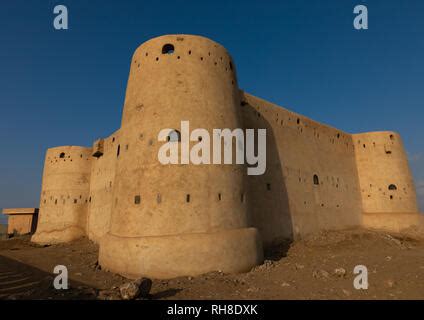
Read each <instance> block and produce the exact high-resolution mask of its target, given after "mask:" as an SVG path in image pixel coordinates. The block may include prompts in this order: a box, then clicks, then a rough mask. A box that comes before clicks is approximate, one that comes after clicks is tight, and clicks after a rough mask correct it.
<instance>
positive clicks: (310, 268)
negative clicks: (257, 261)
mask: <svg viewBox="0 0 424 320" xmlns="http://www.w3.org/2000/svg"><path fill="white" fill-rule="evenodd" d="M97 253H98V247H97V245H95V244H93V243H92V242H90V241H88V240H87V239H81V240H78V241H75V242H72V243H69V244H61V245H52V246H38V245H34V244H32V243H31V242H29V237H20V238H15V239H9V240H3V241H0V299H119V297H120V296H119V289H118V287H119V286H120V285H122V284H124V283H127V282H128V281H129V280H127V279H125V278H123V277H121V276H119V275H115V274H112V273H109V272H106V271H104V270H101V268H100V267H99V266H98V265H97ZM56 265H65V266H67V268H68V271H69V278H70V289H69V290H55V289H53V287H52V282H53V278H54V276H55V274H53V268H54V267H55V266H56ZM356 265H365V266H366V267H367V269H368V281H369V288H368V290H356V289H355V288H354V286H353V280H354V278H355V277H356V275H355V274H353V270H354V267H355V266H356ZM152 280H153V286H152V290H151V292H150V293H151V294H150V296H149V297H148V298H149V299H424V241H423V240H416V239H413V238H410V237H406V236H400V235H389V234H387V233H378V232H373V231H366V230H350V231H343V232H326V233H321V234H319V235H316V236H314V237H311V238H308V239H304V240H301V241H297V242H295V243H291V244H289V243H287V244H283V245H280V246H276V247H274V248H272V249H270V250H268V251H267V252H266V261H265V263H264V264H263V265H261V266H258V267H256V268H254V269H253V270H251V271H250V272H247V273H243V274H223V273H220V272H213V273H209V274H205V275H201V276H197V277H182V278H176V279H171V280H155V279H152Z"/></svg>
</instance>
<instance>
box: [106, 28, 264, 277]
mask: <svg viewBox="0 0 424 320" xmlns="http://www.w3.org/2000/svg"><path fill="white" fill-rule="evenodd" d="M239 99H240V98H239V89H238V86H237V79H236V73H235V69H234V63H233V61H232V59H231V57H230V55H229V54H228V52H227V51H226V49H225V48H224V47H222V46H221V45H219V44H217V43H215V42H213V41H211V40H209V39H207V38H204V37H200V36H191V35H167V36H161V37H158V38H154V39H151V40H149V41H147V42H145V43H144V44H142V45H141V46H140V47H139V48H137V50H136V51H135V53H134V55H133V58H132V61H131V68H130V75H129V79H128V85H127V91H126V98H125V105H124V110H123V115H122V125H121V129H120V138H119V141H118V144H117V145H116V153H115V154H116V158H117V159H116V170H115V180H114V181H115V182H114V188H113V204H112V216H111V223H110V231H109V233H108V234H107V235H105V236H104V237H103V239H102V240H101V241H100V258H99V259H100V263H101V265H102V266H103V267H105V268H106V269H108V270H110V271H113V272H117V273H120V274H123V275H125V276H128V277H138V276H140V275H146V276H150V277H154V278H171V277H175V276H183V275H196V274H200V273H205V272H209V271H213V270H222V271H225V272H241V271H247V270H249V269H250V268H252V267H253V266H255V265H257V264H258V263H260V262H261V260H262V245H261V241H260V238H259V234H258V232H257V230H256V229H254V228H250V227H249V221H248V220H249V219H248V216H247V201H248V199H246V191H247V190H246V183H245V176H246V171H245V170H246V167H245V166H243V165H236V164H234V165H230V164H225V165H224V164H222V165H194V164H169V165H163V164H161V163H160V162H159V160H158V151H159V148H160V147H161V146H162V145H163V144H164V143H165V142H161V141H158V134H159V132H160V131H161V130H162V129H172V130H177V131H180V130H181V129H180V128H181V121H189V126H190V131H192V130H193V129H196V128H203V129H206V130H207V131H208V132H209V133H210V135H212V130H213V129H215V128H217V129H224V128H229V129H231V130H234V129H235V128H243V126H242V123H241V116H240V114H239V105H240V101H239ZM176 143H178V144H179V146H180V144H181V142H178V141H177V142H176ZM190 145H193V143H192V142H190ZM179 151H180V154H181V150H180V147H179Z"/></svg>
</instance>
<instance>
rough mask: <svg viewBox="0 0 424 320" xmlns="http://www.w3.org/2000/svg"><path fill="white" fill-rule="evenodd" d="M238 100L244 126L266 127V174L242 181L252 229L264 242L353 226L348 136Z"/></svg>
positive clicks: (356, 213)
mask: <svg viewBox="0 0 424 320" xmlns="http://www.w3.org/2000/svg"><path fill="white" fill-rule="evenodd" d="M242 96H243V98H242V103H241V105H240V108H241V109H242V110H243V117H244V125H245V127H246V128H255V129H258V128H264V129H267V170H266V172H265V174H264V175H262V176H249V177H248V179H249V186H250V189H249V197H251V198H253V199H252V203H251V204H252V205H251V206H250V212H251V215H252V217H253V221H254V222H253V225H254V226H255V227H257V228H258V229H259V231H260V233H261V236H262V238H263V241H264V243H265V244H271V243H272V242H275V241H279V240H281V238H299V237H302V236H304V235H307V234H309V233H313V232H317V231H320V230H325V229H343V228H349V227H354V226H359V225H360V224H361V213H362V204H361V197H360V193H359V182H358V176H357V169H356V162H355V153H354V146H353V141H352V136H351V135H350V134H348V133H345V132H343V131H341V130H338V129H336V128H332V127H330V126H327V125H323V124H321V123H318V122H316V121H313V120H311V119H309V118H307V117H305V116H302V115H300V114H297V113H294V112H292V111H289V110H287V109H284V108H282V107H280V106H277V105H275V104H272V103H270V102H267V101H265V100H262V99H259V98H256V97H254V96H252V95H250V94H247V93H242ZM314 176H316V178H315V180H316V181H314Z"/></svg>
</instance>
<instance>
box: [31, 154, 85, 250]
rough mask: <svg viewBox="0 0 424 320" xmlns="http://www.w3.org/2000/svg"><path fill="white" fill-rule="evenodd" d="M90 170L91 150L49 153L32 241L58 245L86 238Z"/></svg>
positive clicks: (46, 158) (46, 159)
mask: <svg viewBox="0 0 424 320" xmlns="http://www.w3.org/2000/svg"><path fill="white" fill-rule="evenodd" d="M90 170H91V148H86V147H78V146H63V147H55V148H50V149H48V150H47V153H46V157H45V161H44V171H43V182H42V189H41V199H40V211H39V218H38V219H39V221H38V225H37V230H36V233H35V234H34V235H33V237H32V239H31V241H33V242H37V243H59V242H68V241H71V240H74V239H77V238H79V237H82V236H84V235H85V232H86V230H85V225H86V217H87V211H88V209H87V208H88V202H89V199H88V198H89V190H90Z"/></svg>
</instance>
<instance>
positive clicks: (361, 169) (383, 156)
mask: <svg viewBox="0 0 424 320" xmlns="http://www.w3.org/2000/svg"><path fill="white" fill-rule="evenodd" d="M353 139H354V144H355V156H356V163H357V166H358V174H359V181H360V192H361V197H362V203H363V210H364V212H418V205H417V196H416V192H415V186H414V181H413V179H412V175H411V171H410V169H409V164H408V159H407V156H406V152H405V150H404V148H403V143H402V139H401V137H400V135H399V134H397V133H395V132H391V131H384V132H369V133H362V134H354V135H353Z"/></svg>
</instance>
